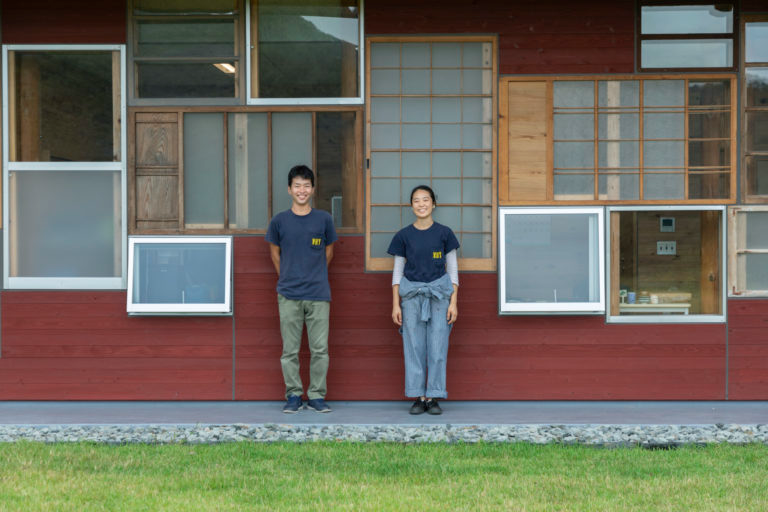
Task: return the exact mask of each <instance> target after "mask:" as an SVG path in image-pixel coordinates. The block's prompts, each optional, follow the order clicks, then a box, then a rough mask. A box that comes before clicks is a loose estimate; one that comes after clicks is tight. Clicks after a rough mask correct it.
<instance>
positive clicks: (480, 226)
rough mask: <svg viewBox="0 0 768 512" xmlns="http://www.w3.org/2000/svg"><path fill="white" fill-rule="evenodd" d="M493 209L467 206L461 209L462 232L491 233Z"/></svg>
mask: <svg viewBox="0 0 768 512" xmlns="http://www.w3.org/2000/svg"><path fill="white" fill-rule="evenodd" d="M491 227H492V219H491V209H490V208H482V207H479V206H466V207H464V208H462V209H461V231H490V230H491Z"/></svg>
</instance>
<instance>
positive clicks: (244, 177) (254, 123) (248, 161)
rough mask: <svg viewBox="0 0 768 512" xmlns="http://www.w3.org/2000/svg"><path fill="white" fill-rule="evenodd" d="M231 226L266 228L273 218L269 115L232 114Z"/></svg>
mask: <svg viewBox="0 0 768 512" xmlns="http://www.w3.org/2000/svg"><path fill="white" fill-rule="evenodd" d="M227 117H228V120H227V121H228V124H229V126H228V129H227V133H228V135H229V142H228V144H229V155H228V158H227V162H228V163H229V171H228V178H229V198H228V204H229V227H230V228H231V229H265V228H266V227H267V224H268V221H269V208H268V207H269V190H268V187H265V186H264V184H265V183H268V182H269V166H268V155H269V133H268V128H267V114H264V113H251V114H234V113H230V114H229V115H228V116H227Z"/></svg>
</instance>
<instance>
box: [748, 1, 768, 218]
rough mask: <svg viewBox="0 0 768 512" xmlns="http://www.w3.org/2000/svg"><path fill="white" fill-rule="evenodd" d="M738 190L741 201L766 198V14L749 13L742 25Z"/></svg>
mask: <svg viewBox="0 0 768 512" xmlns="http://www.w3.org/2000/svg"><path fill="white" fill-rule="evenodd" d="M742 33H743V34H744V38H743V45H744V47H743V52H742V54H743V55H744V62H743V70H744V80H743V84H744V85H743V87H744V89H743V91H742V105H743V114H742V147H743V148H744V151H743V158H744V159H743V161H742V169H743V172H742V176H743V181H742V190H743V194H744V196H743V197H744V201H745V202H749V203H765V202H768V16H766V15H762V16H750V17H748V18H746V19H745V20H744V27H743V29H742Z"/></svg>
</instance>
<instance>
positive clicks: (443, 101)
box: [432, 97, 461, 123]
mask: <svg viewBox="0 0 768 512" xmlns="http://www.w3.org/2000/svg"><path fill="white" fill-rule="evenodd" d="M432 122H433V123H458V122H461V101H460V98H458V97H455V98H434V99H432Z"/></svg>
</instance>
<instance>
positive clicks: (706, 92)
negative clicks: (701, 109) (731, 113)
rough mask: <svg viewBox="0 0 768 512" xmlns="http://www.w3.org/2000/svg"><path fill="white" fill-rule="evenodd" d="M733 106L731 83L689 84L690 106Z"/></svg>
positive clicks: (701, 82)
mask: <svg viewBox="0 0 768 512" xmlns="http://www.w3.org/2000/svg"><path fill="white" fill-rule="evenodd" d="M730 104H731V82H730V81H728V80H707V81H697V82H694V81H690V82H688V105H690V106H711V105H730Z"/></svg>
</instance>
